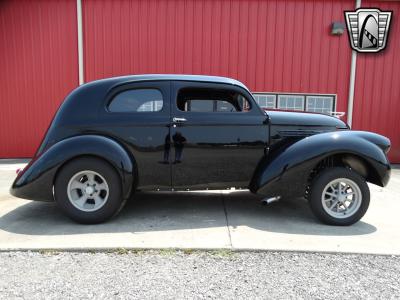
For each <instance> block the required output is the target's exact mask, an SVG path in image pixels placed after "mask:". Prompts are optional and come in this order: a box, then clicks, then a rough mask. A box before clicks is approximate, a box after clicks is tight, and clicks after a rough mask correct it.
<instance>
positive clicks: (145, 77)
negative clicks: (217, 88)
mask: <svg viewBox="0 0 400 300" xmlns="http://www.w3.org/2000/svg"><path fill="white" fill-rule="evenodd" d="M153 80H174V81H198V82H211V83H225V84H232V85H237V86H240V87H242V88H244V89H246V90H248V88H247V87H246V86H245V85H244V84H243V83H241V82H240V81H238V80H236V79H233V78H229V77H222V76H209V75H186V74H142V75H127V76H119V77H112V78H106V79H100V80H96V81H92V82H89V83H88V84H96V83H101V82H106V81H113V82H115V81H117V82H118V83H129V82H136V81H138V82H139V81H153Z"/></svg>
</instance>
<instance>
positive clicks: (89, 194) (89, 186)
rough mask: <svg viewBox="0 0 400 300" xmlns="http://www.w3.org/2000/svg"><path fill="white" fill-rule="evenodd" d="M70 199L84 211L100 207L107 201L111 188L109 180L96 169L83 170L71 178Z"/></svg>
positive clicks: (68, 188) (69, 186)
mask: <svg viewBox="0 0 400 300" xmlns="http://www.w3.org/2000/svg"><path fill="white" fill-rule="evenodd" d="M67 193H68V199H69V201H70V202H71V203H72V205H73V206H75V207H76V208H78V209H79V210H82V211H95V210H98V209H100V208H101V207H102V206H103V205H104V204H105V203H106V201H107V199H108V195H109V188H108V184H107V181H106V180H105V179H104V178H103V176H101V175H100V174H99V173H97V172H94V171H89V170H85V171H81V172H78V173H76V174H75V175H74V176H72V178H71V179H70V181H69V183H68V187H67Z"/></svg>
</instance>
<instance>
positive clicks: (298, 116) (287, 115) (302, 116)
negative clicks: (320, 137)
mask: <svg viewBox="0 0 400 300" xmlns="http://www.w3.org/2000/svg"><path fill="white" fill-rule="evenodd" d="M266 114H267V115H268V116H269V118H270V123H271V124H272V125H292V126H324V127H336V128H338V129H349V126H348V125H347V124H346V123H345V122H343V121H342V120H340V119H338V118H336V117H332V116H327V115H324V114H317V113H307V112H287V111H266Z"/></svg>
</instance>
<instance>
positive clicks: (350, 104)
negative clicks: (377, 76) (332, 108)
mask: <svg viewBox="0 0 400 300" xmlns="http://www.w3.org/2000/svg"><path fill="white" fill-rule="evenodd" d="M360 6H361V0H356V9H357V8H359V7H360ZM356 68H357V51H355V50H352V53H351V66H350V84H349V98H348V101H347V124H349V126H350V127H352V124H353V106H354V87H355V84H356Z"/></svg>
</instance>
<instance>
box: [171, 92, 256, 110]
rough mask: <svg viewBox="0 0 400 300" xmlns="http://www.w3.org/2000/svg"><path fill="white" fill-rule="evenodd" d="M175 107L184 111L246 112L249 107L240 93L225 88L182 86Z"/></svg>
mask: <svg viewBox="0 0 400 300" xmlns="http://www.w3.org/2000/svg"><path fill="white" fill-rule="evenodd" d="M177 107H178V109H179V110H181V111H186V112H248V111H249V110H250V109H251V107H250V103H249V102H248V101H247V99H246V98H245V97H244V96H242V95H241V94H240V93H238V92H235V91H231V90H225V89H204V88H184V89H181V90H180V91H179V93H178V98H177Z"/></svg>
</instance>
